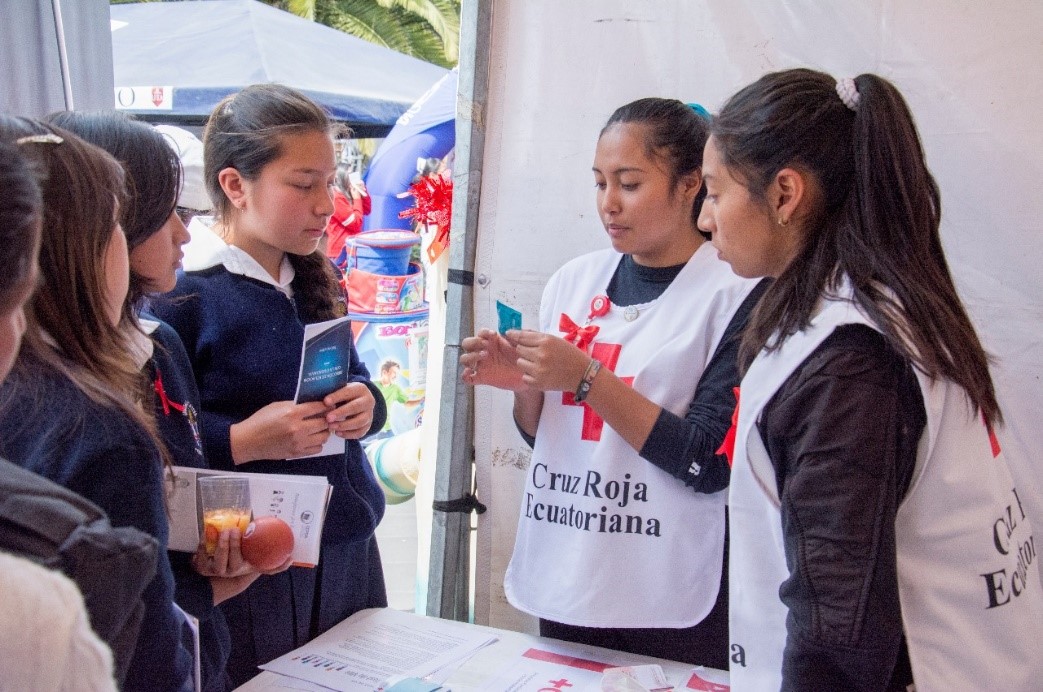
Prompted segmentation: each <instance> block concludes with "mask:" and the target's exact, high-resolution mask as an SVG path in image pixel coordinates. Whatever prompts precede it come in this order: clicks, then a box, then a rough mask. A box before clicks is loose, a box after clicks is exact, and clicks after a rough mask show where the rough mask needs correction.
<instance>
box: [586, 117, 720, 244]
mask: <svg viewBox="0 0 1043 692" xmlns="http://www.w3.org/2000/svg"><path fill="white" fill-rule="evenodd" d="M625 123H635V124H642V125H645V126H647V129H646V133H647V134H646V136H645V155H646V156H648V158H650V159H656V160H659V161H663V162H664V163H666V166H667V170H668V171H669V173H670V186H671V189H673V187H674V186H676V185H677V182H678V181H679V180H680V179H681V178H682V177H684V176H686V175H688V174H689V173H692V172H694V171H698V170H701V169H702V167H703V147H704V146H705V145H706V139H707V137H708V136H709V123H708V122H707V121H706V118H704V117H703V116H701V115H699V114H698V113H696V112H695V110H693V109H692V108H691V107H690V106H688V105H686V104H684V103H682V102H680V101H678V100H676V99H664V98H643V99H638V100H637V101H631V102H630V103H628V104H626V105H624V106H620V107H619V108H617V109H616V110H615V112H614V113H612V115H611V116H610V117H609V119H608V122H606V123H605V127H603V128H601V134H605V130H607V129H608V128H610V127H612V126H613V125H619V124H625ZM705 197H706V186H705V185H703V186H702V187H700V188H699V194H698V195H696V197H695V202H694V203H693V204H692V225H693V226H694V225H695V223H696V222H697V221H698V220H699V210H700V209H701V208H702V206H703V199H704V198H705Z"/></svg>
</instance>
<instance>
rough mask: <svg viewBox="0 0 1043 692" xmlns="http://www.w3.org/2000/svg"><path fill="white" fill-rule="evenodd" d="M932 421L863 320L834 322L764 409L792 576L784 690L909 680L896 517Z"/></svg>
mask: <svg viewBox="0 0 1043 692" xmlns="http://www.w3.org/2000/svg"><path fill="white" fill-rule="evenodd" d="M925 425H926V413H925V411H924V405H923V398H922V395H921V394H920V390H919V386H918V385H917V383H916V377H915V374H914V373H913V370H912V367H911V366H910V364H909V363H908V361H906V360H905V359H904V358H903V357H902V356H900V355H899V354H898V353H897V352H896V351H895V350H893V349H892V348H891V347H890V346H889V345H888V344H887V342H886V341H885V339H884V337H883V336H882V335H881V334H880V333H879V332H877V331H875V330H873V329H871V328H870V327H867V326H864V325H847V326H843V327H840V328H839V329H837V330H836V331H835V332H834V333H833V334H832V335H831V336H830V337H829V338H828V339H826V341H824V342H823V343H822V344H821V345H820V346H819V348H818V349H817V350H816V351H815V352H814V353H813V354H812V355H811V356H810V357H809V358H808V360H807V361H805V363H804V364H803V365H802V366H801V367H800V369H798V370H797V372H796V373H794V374H793V375H792V376H791V377H790V378H789V379H788V380H787V381H786V382H785V383H784V384H783V386H782V387H781V388H780V389H779V391H778V392H776V394H775V396H774V397H772V399H771V400H770V401H769V402H768V404H767V406H766V407H765V409H764V411H763V413H762V416H761V419H760V423H759V427H760V432H761V436H762V438H763V439H764V442H765V446H766V447H767V450H768V455H769V456H770V458H771V460H772V463H773V464H774V467H775V472H776V481H777V484H778V489H779V497H780V500H781V514H782V531H783V539H784V544H785V554H786V564H787V567H788V568H789V573H790V576H789V578H788V579H787V580H786V581H785V582H783V584H782V586H781V588H780V589H779V596H780V598H781V600H782V602H783V603H784V604H785V605H786V607H787V608H788V610H789V613H788V615H787V618H786V632H787V639H786V647H785V651H784V654H783V670H782V673H783V687H782V688H783V690H812V689H816V690H817V689H831V690H890V689H905V687H904V683H908V682H910V681H911V675H910V674H909V672H908V662H907V660H906V656H907V655H906V654H905V651H904V634H903V627H902V615H901V610H900V606H899V601H898V577H897V568H896V562H897V558H896V553H895V515H896V512H897V510H898V505H899V503H900V502H901V499H902V498H903V497H904V495H905V492H906V490H907V489H908V485H909V480H910V477H911V475H912V471H913V466H914V464H915V460H916V447H917V443H918V440H919V438H920V436H921V434H922V432H923V429H924V426H925ZM902 678H907V679H902Z"/></svg>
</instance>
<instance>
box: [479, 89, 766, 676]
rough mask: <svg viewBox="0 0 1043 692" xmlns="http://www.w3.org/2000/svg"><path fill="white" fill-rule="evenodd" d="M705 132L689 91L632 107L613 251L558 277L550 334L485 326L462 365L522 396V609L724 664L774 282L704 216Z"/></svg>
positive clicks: (621, 644) (550, 298)
mask: <svg viewBox="0 0 1043 692" xmlns="http://www.w3.org/2000/svg"><path fill="white" fill-rule="evenodd" d="M704 113H705V112H704ZM706 136H707V119H706V116H705V115H702V114H700V113H698V112H697V111H696V110H695V108H693V107H689V106H687V105H685V104H684V103H681V102H680V101H676V100H669V99H658V98H648V99H641V100H639V101H635V102H633V103H630V104H627V105H625V106H623V107H621V108H619V109H618V110H617V111H616V112H615V113H614V114H613V115H612V117H611V118H610V119H609V121H608V124H606V125H605V128H604V129H603V130H602V131H601V135H600V137H599V139H598V143H597V149H596V153H595V156H594V166H593V168H594V181H595V183H596V187H597V203H598V211H599V214H600V217H601V221H602V223H603V225H604V228H605V231H606V233H607V235H608V237H609V240H610V241H611V244H612V247H611V248H606V249H604V250H599V251H596V252H592V253H590V254H587V255H584V256H582V257H579V258H577V259H574V260H572V261H570V262H569V263H567V264H566V265H565V266H563V267H562V268H561V269H559V270H558V271H557V272H556V273H555V274H554V275H553V276H552V277H551V279H550V281H549V283H548V284H547V287H546V289H545V290H544V294H543V300H542V303H541V306H540V322H539V324H540V331H531V330H510V331H507V332H506V335H505V336H501V335H499V334H498V333H496V332H494V331H491V330H483V331H481V332H480V333H479V334H478V335H477V336H475V337H471V338H468V339H465V340H464V341H463V344H462V348H463V355H462V356H461V363H462V364H463V365H464V366H465V370H464V373H463V379H464V381H466V382H469V383H472V384H486V385H493V386H497V387H500V388H502V389H508V390H512V391H513V392H514V415H515V420H516V422H517V425H518V428H519V430H520V431H521V432H522V434H523V436H524V437H526V438H527V439H528V441H529V444H531V445H533V453H532V462H531V464H530V466H529V468H528V471H527V481H526V487H525V493H524V496H523V497H522V501H521V509H520V515H519V520H518V533H517V537H516V540H515V546H514V553H513V555H512V557H511V562H510V566H509V567H508V570H507V575H506V580H505V589H506V594H507V598H508V599H509V600H510V602H511V604H512V605H514V606H515V607H517V608H519V609H521V610H522V611H525V612H526V613H530V614H532V615H535V616H537V617H539V618H540V633H541V634H542V635H544V636H550V637H554V638H557V639H564V640H569V641H575V642H582V643H587V644H592V645H596V646H603V647H607V648H612V649H617V650H622V651H629V652H633V653H640V654H645V655H652V656H659V657H661V658H667V659H673V660H680V661H689V662H692V663H698V664H703V665H709V666H713V667H716V668H725V667H727V648H726V647H727V600H728V597H727V585H726V583H725V580H724V578H723V576H724V572H725V571H726V570H724V569H722V566H723V563H724V557H725V555H726V549H725V545H726V544H725V541H726V518H725V489H726V487H727V484H728V477H729V468H728V464H727V459H726V458H725V457H724V456H722V455H718V454H717V450H718V449H719V447H720V445H721V441H722V440H723V438H724V435H725V433H726V432H727V430H728V426H729V424H730V421H731V414H732V410H733V409H734V405H735V396H734V394H733V388H734V387H735V386H736V385H737V383H738V370H737V366H736V363H737V348H738V340H737V338H732V337H735V336H736V333H737V332H738V331H739V330H740V329H741V327H742V326H743V325H744V323H745V320H746V317H747V316H748V314H749V311H750V309H751V306H752V305H753V304H754V302H755V301H756V299H757V297H758V296H759V294H760V291H759V290H758V291H754V289H755V287H756V285H757V282H755V281H748V280H743V279H740V278H738V277H736V276H734V275H733V273H732V272H731V270H730V269H729V267H728V265H727V264H726V263H724V262H722V261H721V260H719V259H718V257H717V253H716V252H715V251H714V250H713V248H712V247H711V246H710V244H709V243H708V242H706V241H705V238H704V237H703V236H702V235H701V234H700V233H699V231H698V229H697V228H696V221H697V219H698V214H699V208H700V206H701V203H702V198H703V194H704V193H703V184H702V176H701V172H700V171H701V164H702V146H703V144H704V143H705V141H706ZM564 230H565V229H563V231H564Z"/></svg>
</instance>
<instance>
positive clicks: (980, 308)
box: [475, 0, 1043, 629]
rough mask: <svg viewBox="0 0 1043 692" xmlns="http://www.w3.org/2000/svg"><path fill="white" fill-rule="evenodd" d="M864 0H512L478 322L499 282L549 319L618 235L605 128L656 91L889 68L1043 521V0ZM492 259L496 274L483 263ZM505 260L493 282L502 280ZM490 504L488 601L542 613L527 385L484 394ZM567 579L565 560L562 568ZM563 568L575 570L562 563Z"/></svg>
mask: <svg viewBox="0 0 1043 692" xmlns="http://www.w3.org/2000/svg"><path fill="white" fill-rule="evenodd" d="M955 5H956V4H955V3H952V2H948V1H947V0H921V1H920V2H892V1H887V0H885V1H883V2H881V0H851V1H850V2H844V3H835V4H832V3H823V2H821V1H820V0H684V1H683V2H681V1H678V2H663V1H662V0H573V1H572V2H568V3H562V2H559V1H558V0H498V1H497V2H496V3H495V5H494V11H493V25H494V29H493V33H492V37H491V39H490V43H491V46H490V50H491V51H492V59H491V64H492V65H494V66H495V67H494V73H493V74H492V75H491V77H490V94H489V104H488V111H487V113H486V114H485V118H484V120H485V122H486V123H487V128H488V129H487V133H486V147H487V149H486V155H485V159H484V171H483V179H482V190H481V208H480V209H481V210H480V218H479V234H478V255H477V260H476V267H475V273H476V276H479V278H480V279H482V280H479V282H478V283H477V284H476V287H475V296H476V307H475V311H476V315H475V319H476V326H477V327H486V326H493V327H495V324H496V313H495V301H496V300H501V301H504V302H506V303H509V304H511V305H513V306H515V307H517V308H519V309H520V310H522V312H523V315H524V318H523V319H524V321H525V326H527V327H534V326H535V325H536V315H537V307H538V303H539V298H540V293H541V291H542V288H543V285H544V283H545V281H546V279H547V278H548V277H549V275H550V274H551V273H552V272H553V271H554V270H555V269H556V268H557V267H559V266H560V265H561V264H563V263H564V262H565V261H566V260H568V259H570V258H571V257H574V256H576V255H578V254H580V253H582V252H585V251H588V250H591V249H595V248H599V247H604V246H606V245H607V241H606V239H605V237H604V232H603V230H602V229H601V226H600V222H599V221H598V217H597V213H596V209H595V204H594V190H593V185H592V182H593V178H592V175H591V172H590V167H591V163H592V161H593V154H594V145H595V142H596V138H597V134H598V132H599V130H600V129H601V126H602V125H603V123H604V121H605V119H606V118H607V117H608V116H609V114H610V113H611V112H612V111H613V110H614V109H615V108H616V107H617V106H619V105H622V104H623V103H626V102H627V101H630V100H632V99H635V98H639V97H643V96H670V97H676V98H680V99H682V100H684V101H696V102H700V103H702V104H704V105H705V106H706V107H707V108H708V109H710V110H711V111H713V110H716V109H717V108H719V107H720V106H721V105H722V103H723V101H724V100H725V99H726V98H727V97H728V96H729V95H731V94H732V93H734V91H736V90H737V89H738V88H740V87H742V86H744V85H745V84H747V83H749V82H751V81H753V80H754V79H756V78H757V77H758V76H760V75H761V74H763V73H764V72H767V71H772V70H777V69H782V68H788V67H796V66H809V67H814V68H818V69H823V70H826V71H828V72H830V73H832V74H834V75H836V76H854V75H857V74H860V73H862V72H875V73H878V74H881V75H883V76H885V77H887V78H888V79H891V80H892V81H893V82H895V83H896V84H897V85H898V87H899V88H900V89H901V90H902V92H903V94H904V95H905V96H906V98H907V100H908V101H909V103H910V105H911V107H912V109H913V112H914V113H915V115H916V117H917V121H918V125H919V128H920V132H921V135H922V137H923V139H924V143H925V146H926V149H927V155H928V162H929V164H930V165H931V167H932V170H933V172H934V174H935V176H936V177H937V179H938V181H939V184H940V186H941V190H942V204H943V224H942V234H943V239H944V242H945V247H946V252H947V255H948V258H949V261H950V265H951V268H952V270H953V273H954V274H955V276H956V280H957V283H958V286H959V289H960V291H961V295H962V296H963V298H964V301H965V302H966V304H967V306H968V307H969V310H970V312H971V315H972V317H973V319H974V320H975V322H976V325H977V326H978V328H979V331H980V333H981V335H982V338H983V340H984V342H985V344H986V348H988V349H989V350H990V351H991V352H992V353H993V354H994V355H995V356H996V364H995V369H994V373H995V377H996V380H997V384H998V387H999V390H1000V397H1001V405H1002V406H1003V409H1004V413H1005V415H1006V419H1007V425H1006V427H1005V429H1004V430H1002V431H1001V440H1002V442H1003V444H1004V446H1005V451H1006V454H1007V457H1008V458H1009V459H1011V460H1012V461H1013V462H1014V463H1015V464H1016V466H1017V469H1016V471H1017V473H1018V476H1019V478H1017V479H1016V480H1018V484H1019V487H1020V488H1024V493H1023V496H1022V499H1023V500H1024V502H1025V504H1026V505H1027V507H1026V508H1027V509H1029V511H1030V512H1032V513H1033V514H1034V515H1035V516H1036V517H1040V518H1039V519H1037V525H1038V526H1043V500H1041V497H1043V480H1041V479H1043V473H1041V468H1040V466H1041V464H1043V461H1041V458H1040V457H1041V455H1040V451H1041V450H1043V425H1040V423H1039V421H1040V420H1041V419H1043V393H1041V391H1043V390H1041V382H1040V379H1041V376H1043V272H1040V271H1039V269H1038V268H1037V265H1038V264H1039V263H1040V262H1041V261H1043V182H1041V181H1043V128H1040V127H1039V125H1038V122H1037V121H1038V115H1037V114H1038V113H1039V111H1040V108H1041V107H1043V81H1041V80H1039V79H1037V78H1035V77H1033V75H1036V74H1037V72H1038V69H1039V66H1040V65H1043V43H1041V42H1040V41H1039V28H1040V27H1041V26H1043V3H1039V2H1037V1H1036V0H1010V1H1009V2H1005V3H999V4H997V3H977V4H976V3H959V7H958V10H957V8H956V7H955ZM483 277H484V278H483ZM484 279H487V280H488V281H484ZM475 410H476V434H475V446H476V458H477V462H478V467H477V481H478V492H479V497H480V499H482V500H483V501H484V502H486V503H487V504H488V505H489V506H490V509H491V511H490V512H487V513H486V514H483V515H481V516H480V517H479V534H478V559H477V566H476V605H475V616H476V621H478V622H487V623H489V624H492V625H495V626H504V627H511V628H516V629H531V628H532V627H533V622H532V620H531V619H529V618H527V617H524V616H521V615H520V614H519V613H517V611H514V610H513V609H511V608H510V606H509V605H508V604H507V603H506V600H505V598H504V595H503V586H502V585H503V573H504V570H505V568H506V564H507V560H508V559H509V557H510V553H511V549H512V545H513V541H514V530H515V526H516V523H517V512H518V504H519V501H520V499H521V497H520V496H521V489H522V484H523V481H524V474H525V472H526V466H527V463H528V450H527V448H526V447H525V445H524V443H523V442H522V441H521V439H520V438H519V436H518V433H517V432H516V430H515V428H514V425H513V422H512V419H511V400H510V397H509V396H508V395H505V394H503V393H500V392H494V391H490V390H488V389H484V388H482V389H479V391H478V393H477V394H476V405H475ZM556 578H559V576H558V575H556V574H555V572H554V568H553V566H552V565H548V568H547V573H546V579H547V580H548V583H549V584H553V581H554V580H555V579H556ZM560 578H563V579H564V578H568V575H561V576H560Z"/></svg>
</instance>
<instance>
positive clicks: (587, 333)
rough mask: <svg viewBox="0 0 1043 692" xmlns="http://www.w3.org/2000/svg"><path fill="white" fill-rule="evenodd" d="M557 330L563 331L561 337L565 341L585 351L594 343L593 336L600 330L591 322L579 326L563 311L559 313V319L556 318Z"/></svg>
mask: <svg viewBox="0 0 1043 692" xmlns="http://www.w3.org/2000/svg"><path fill="white" fill-rule="evenodd" d="M558 331H562V332H565V336H564V337H562V338H563V339H565V341H568V342H569V343H570V344H573V345H574V346H575V347H576V348H578V349H580V350H581V351H586V350H588V349H589V348H590V345H591V344H592V343H594V337H595V336H597V335H598V332H599V331H601V327H598V326H597V325H593V324H589V325H587V326H586V327H581V326H579V325H578V324H576V323H575V322H573V321H572V318H571V317H569V316H568V315H566V314H565V313H564V312H563V313H561V319H560V320H558Z"/></svg>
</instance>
